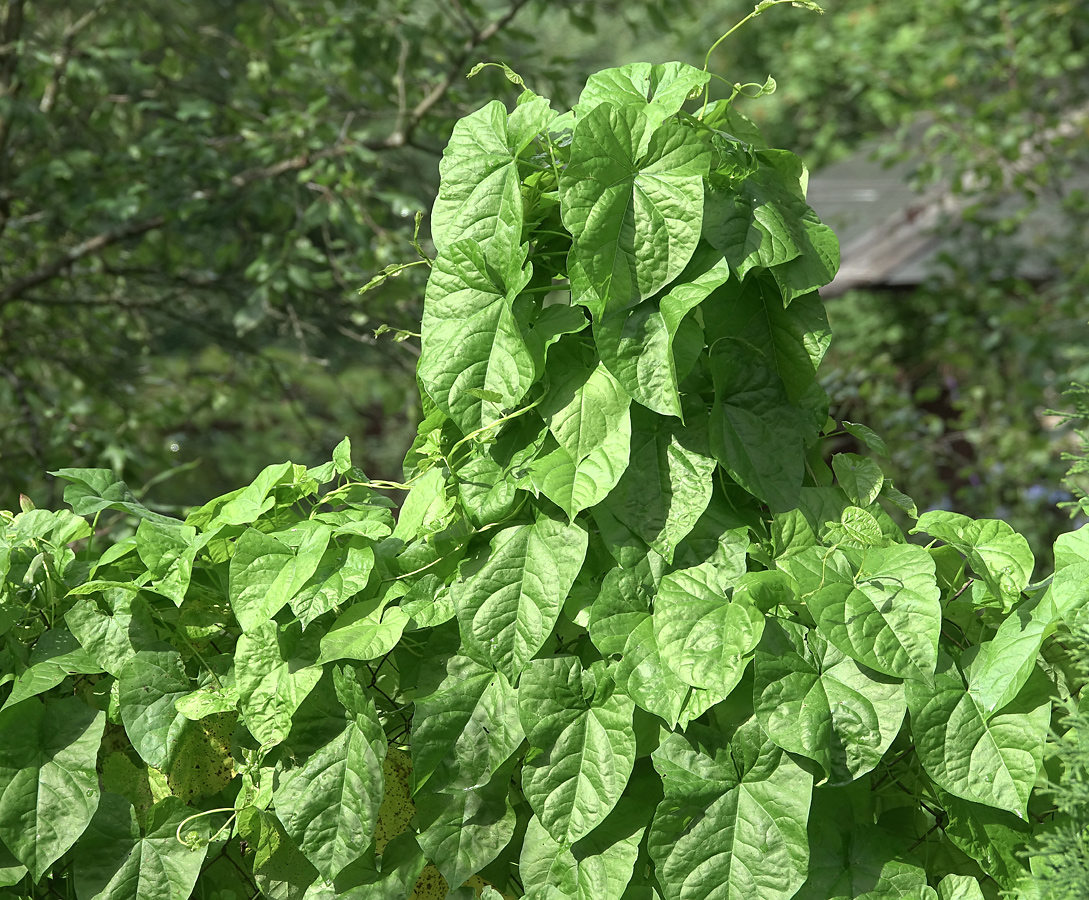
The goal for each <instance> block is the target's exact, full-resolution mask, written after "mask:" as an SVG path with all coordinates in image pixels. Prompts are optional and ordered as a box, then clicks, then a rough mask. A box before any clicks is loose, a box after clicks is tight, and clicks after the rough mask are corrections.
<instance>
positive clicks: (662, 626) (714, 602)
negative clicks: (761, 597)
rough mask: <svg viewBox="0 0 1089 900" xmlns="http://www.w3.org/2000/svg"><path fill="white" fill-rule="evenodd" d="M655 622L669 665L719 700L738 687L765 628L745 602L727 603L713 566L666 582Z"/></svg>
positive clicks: (677, 574) (684, 572) (738, 598)
mask: <svg viewBox="0 0 1089 900" xmlns="http://www.w3.org/2000/svg"><path fill="white" fill-rule="evenodd" d="M653 622H654V635H655V639H656V642H657V645H658V648H659V650H660V653H661V657H662V660H663V661H664V662H665V663H666V665H668V666H669V668H670V669H672V670H673V671H674V672H675V673H676V674H677V676H678V677H679V678H680V679H681V680H682V681H683V682H685V684H689V685H691V686H692V687H695V688H703V689H705V690H708V691H711V692H712V693H714V694H715V696H717V697H718V698H719V699H724V698H725V697H726V696H727V695H728V694H729V693H730V691H732V690H733V689H734V687H736V685H737V682H738V681H739V680H740V679H741V676H742V675H743V674H744V671H745V667H746V666H747V665H748V663H749V658H750V655H751V653H752V651H753V650H754V649H755V647H756V645H757V644H758V643H759V642H760V635H761V633H762V632H763V629H764V616H763V614H762V613H761V612H760V610H758V609H756V608H755V607H754V606H752V604H751V603H750V602H749V601H748V599H747V598H745V597H743V596H741V595H736V596H734V598H733V599H732V600H727V598H726V596H725V594H724V591H723V588H722V586H721V585H720V583H719V579H718V575H717V573H716V572H715V569H714V567H713V566H712V565H711V564H710V563H703V564H702V565H700V566H696V567H694V568H691V569H682V570H681V571H678V572H671V573H670V574H668V575H666V576H665V578H663V579H662V582H661V584H660V585H659V587H658V596H657V598H656V599H655V601H654V615H653Z"/></svg>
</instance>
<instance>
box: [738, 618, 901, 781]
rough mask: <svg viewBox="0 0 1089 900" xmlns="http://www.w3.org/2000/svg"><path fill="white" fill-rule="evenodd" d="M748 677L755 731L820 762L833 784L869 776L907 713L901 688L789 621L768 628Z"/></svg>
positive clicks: (771, 623)
mask: <svg viewBox="0 0 1089 900" xmlns="http://www.w3.org/2000/svg"><path fill="white" fill-rule="evenodd" d="M754 672H755V676H756V677H755V682H754V686H753V690H754V704H755V708H756V717H757V719H759V721H760V725H761V726H762V727H763V729H764V730H765V731H766V732H767V734H768V736H769V737H770V738H771V739H772V740H773V741H775V743H776V744H778V745H779V746H780V747H782V748H783V749H784V750H787V751H789V752H791V753H798V754H801V755H802V756H807V757H809V758H810V759H812V760H814V761H816V762H817V763H819V764H820V765H821V767H822V768H823V769H824V770H825V772H826V773H828V781H829V783H830V784H833V785H840V784H847V783H849V782H851V781H854V780H855V779H856V778H859V777H861V776H862V775H865V774H866V773H867V772H870V771H872V770H873V769H874V768H875V767H876V766H877V764H878V763H879V762H880V761H881V758H882V757H883V756H884V754H885V751H886V750H888V748H889V746H890V745H891V744H892V741H893V739H894V738H895V737H896V735H897V734H898V733H899V731H900V726H901V724H902V723H903V720H904V714H905V712H906V711H907V701H906V699H905V696H904V686H903V684H902V683H899V682H897V681H894V680H892V679H889V678H886V677H884V676H881V675H879V674H878V673H876V672H873V671H872V670H869V669H865V668H864V667H862V666H860V665H859V664H858V663H856V662H855V661H854V660H853V659H850V658H849V657H847V656H845V655H844V654H843V653H841V652H840V651H839V650H837V649H836V648H835V647H833V646H831V645H830V644H828V643H827V642H826V641H825V640H824V639H823V638H822V637H821V636H820V634H818V633H817V632H815V631H811V630H808V629H806V628H804V627H802V626H800V625H798V624H796V623H794V622H790V621H785V620H777V619H773V620H770V621H769V622H768V624H767V626H766V627H765V629H764V635H763V638H762V639H761V642H760V646H759V647H757V650H756V659H755V664H754Z"/></svg>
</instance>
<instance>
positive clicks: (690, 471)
mask: <svg viewBox="0 0 1089 900" xmlns="http://www.w3.org/2000/svg"><path fill="white" fill-rule="evenodd" d="M689 413H690V415H689V416H688V422H689V424H688V426H682V425H680V424H679V423H676V422H673V421H671V420H668V419H664V418H662V417H661V416H658V415H655V414H653V413H651V412H648V411H646V410H644V409H642V408H641V407H638V406H637V407H635V408H634V409H633V410H632V426H631V430H632V441H631V458H630V460H629V461H628V467H627V471H626V472H625V473H624V475H623V477H622V478H621V479H620V481H619V482H618V484H617V485H616V487H615V488H614V489H613V490H612V491H611V492H610V494H609V496H608V497H607V498H606V500H605V505H606V506H607V507H608V508H609V511H610V512H611V513H612V514H613V515H614V516H615V517H616V519H617V520H618V521H620V522H622V523H623V524H624V525H625V526H626V527H627V528H628V529H629V530H630V531H631V532H632V533H633V534H635V535H637V536H638V537H639V538H641V539H642V540H643V541H644V542H645V543H646V544H647V545H648V546H649V547H652V548H653V549H655V550H657V551H658V552H659V553H660V554H661V555H662V556H663V557H664V558H665V559H666V561H667V562H672V561H673V553H674V550H675V549H676V547H677V545H678V544H679V543H680V542H681V541H682V540H683V539H684V538H685V537H686V536H687V535H688V534H689V532H691V531H692V529H693V527H695V524H696V522H697V521H698V520H699V518H700V516H701V515H703V512H704V510H705V509H706V508H707V504H708V503H709V502H710V500H711V492H712V489H713V487H714V480H713V475H714V471H715V465H716V464H715V461H714V460H713V459H712V458H711V457H710V450H709V448H708V446H707V443H706V434H705V431H704V429H703V427H701V426H702V422H701V421H700V416H699V415H698V413H697V411H696V410H695V409H691V408H690V409H689Z"/></svg>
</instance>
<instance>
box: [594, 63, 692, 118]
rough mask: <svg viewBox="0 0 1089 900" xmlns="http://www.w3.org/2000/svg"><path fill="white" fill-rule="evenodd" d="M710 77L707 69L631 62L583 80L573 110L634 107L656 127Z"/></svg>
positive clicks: (682, 64)
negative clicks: (607, 105) (604, 104)
mask: <svg viewBox="0 0 1089 900" xmlns="http://www.w3.org/2000/svg"><path fill="white" fill-rule="evenodd" d="M710 77H711V76H710V75H708V73H707V72H704V71H702V70H700V69H697V68H695V67H694V66H689V65H685V64H684V63H678V62H670V63H665V64H664V65H656V66H655V65H650V64H649V63H631V64H630V65H627V66H621V67H619V68H615V69H603V70H602V71H600V72H596V73H594V74H593V75H591V76H590V77H589V78H587V79H586V87H584V88H583V89H582V93H581V94H580V95H579V102H578V103H577V104H576V106H575V112H576V114H577V115H579V116H584V115H586V113H588V112H590V111H591V110H593V109H596V108H597V107H598V106H600V105H601V104H602V103H608V104H610V105H612V106H634V107H635V108H636V109H638V110H639V112H640V113H642V115H643V116H644V117H645V118H646V119H647V121H648V122H649V123H650V125H651V127H657V126H658V125H659V124H661V123H662V122H663V121H664V120H665V119H668V118H669V117H670V116H672V115H673V114H674V113H676V112H677V111H679V110H680V108H681V107H682V106H683V105H684V102H685V100H687V99H688V98H689V97H692V96H694V95H695V94H696V93H698V92H699V90H700V89H701V88H703V87H704V85H706V84H707V82H708V81H709V80H710Z"/></svg>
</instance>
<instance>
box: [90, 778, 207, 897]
mask: <svg viewBox="0 0 1089 900" xmlns="http://www.w3.org/2000/svg"><path fill="white" fill-rule="evenodd" d="M196 812H197V810H195V809H193V808H191V807H189V806H186V805H185V804H184V803H182V802H181V801H180V800H178V799H177V798H176V797H166V798H165V799H163V800H161V801H159V802H158V803H156V804H155V805H154V806H152V807H151V809H149V810H148V811H147V814H146V818H145V821H144V828H143V829H142V830H141V828H140V825H139V822H138V820H137V814H136V810H135V809H134V808H133V806H132V804H131V803H129V801H128V800H126V799H125V798H124V797H121V796H118V795H117V794H109V793H106V794H103V795H102V801H101V803H100V804H99V806H98V811H97V812H96V813H95V816H94V818H93V819H92V820H91V824H90V825H89V826H88V828H87V831H86V832H85V833H84V834H83V837H82V838H81V839H80V841H79V843H78V844H77V845H76V849H75V851H74V852H73V854H72V856H73V865H74V869H75V886H76V894H77V896H78V897H80V898H81V900H186V898H188V897H189V895H190V894H191V893H192V891H193V888H194V886H195V885H196V882H197V877H198V876H199V875H200V871H201V867H202V866H203V864H204V858H205V856H206V855H207V853H208V844H207V840H208V836H209V830H210V829H209V827H208V818H207V817H204V818H200V819H194V820H193V821H191V822H189V823H188V824H187V825H186V826H185V828H184V830H183V832H182V836H183V837H185V836H187V835H190V834H193V835H196V836H197V839H198V841H199V843H198V844H197V846H196V847H193V848H190V847H188V846H186V845H185V844H183V843H182V842H181V841H179V840H178V838H177V831H178V826H179V825H181V824H182V822H183V821H185V819H187V818H189V817H190V816H193V815H195V814H196Z"/></svg>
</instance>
